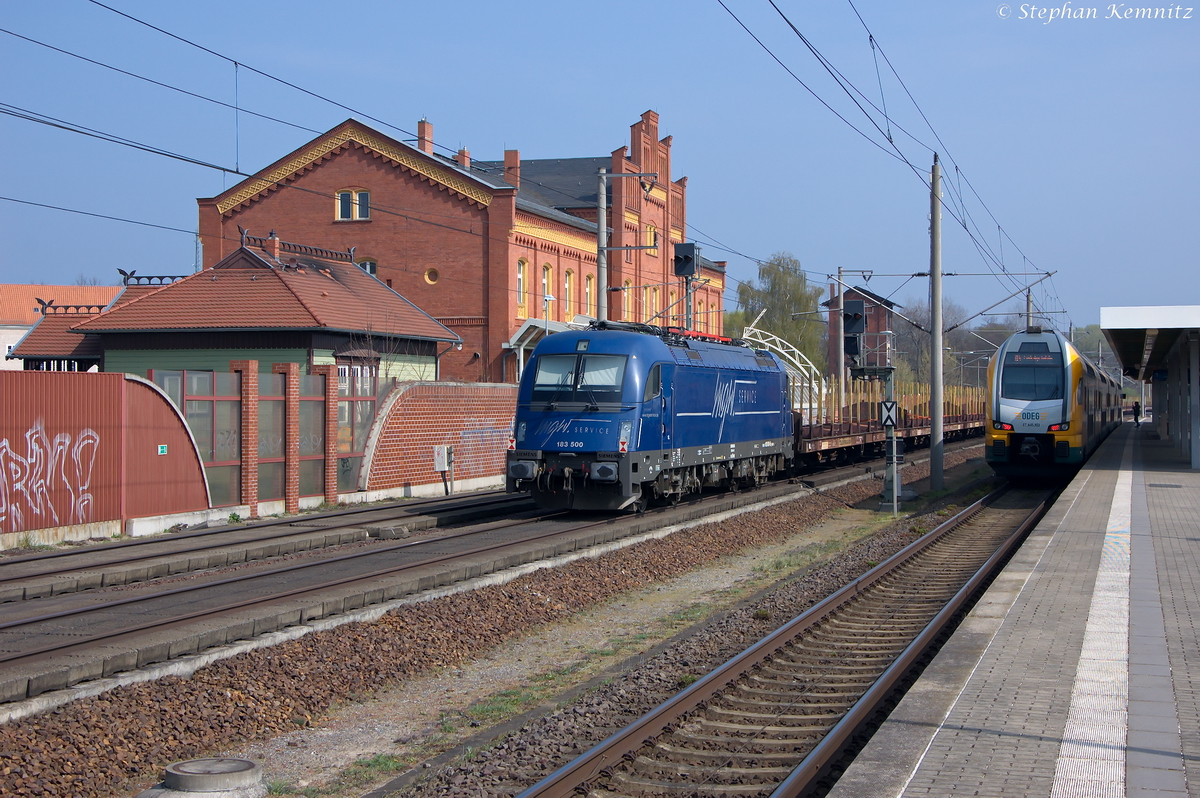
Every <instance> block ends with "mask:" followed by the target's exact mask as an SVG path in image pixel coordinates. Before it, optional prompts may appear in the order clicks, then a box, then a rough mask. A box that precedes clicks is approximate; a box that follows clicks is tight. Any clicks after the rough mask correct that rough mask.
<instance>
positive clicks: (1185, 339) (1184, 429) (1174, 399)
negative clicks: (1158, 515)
mask: <svg viewBox="0 0 1200 798" xmlns="http://www.w3.org/2000/svg"><path fill="white" fill-rule="evenodd" d="M1100 329H1101V330H1102V331H1103V332H1104V337H1105V338H1107V339H1108V343H1109V345H1110V346H1111V347H1112V349H1113V352H1115V353H1116V355H1117V358H1118V359H1120V361H1121V369H1122V371H1123V373H1125V374H1126V375H1128V376H1130V377H1133V378H1135V379H1137V380H1138V381H1139V382H1142V383H1149V388H1150V398H1149V401H1146V387H1147V386H1146V385H1142V386H1141V396H1140V398H1141V399H1142V407H1143V409H1145V408H1147V407H1152V408H1153V411H1152V423H1153V425H1154V430H1155V432H1156V433H1157V434H1158V436H1159V437H1160V438H1161V439H1163V440H1171V441H1174V442H1175V444H1176V445H1177V446H1178V447H1179V448H1180V450H1181V451H1183V452H1187V453H1190V455H1191V465H1192V468H1196V469H1200V305H1157V306H1147V307H1124V308H1100Z"/></svg>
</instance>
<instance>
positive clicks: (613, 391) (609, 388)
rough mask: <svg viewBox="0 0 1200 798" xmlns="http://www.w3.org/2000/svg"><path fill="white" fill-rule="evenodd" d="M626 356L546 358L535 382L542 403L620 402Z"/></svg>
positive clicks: (552, 356)
mask: <svg viewBox="0 0 1200 798" xmlns="http://www.w3.org/2000/svg"><path fill="white" fill-rule="evenodd" d="M626 360H627V358H626V357H625V355H592V354H580V355H543V356H542V357H540V358H538V365H537V373H536V374H535V375H534V379H533V398H534V400H535V401H541V402H588V403H591V404H595V403H597V402H619V401H621V386H622V385H623V383H624V381H625V362H626Z"/></svg>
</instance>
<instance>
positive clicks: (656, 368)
mask: <svg viewBox="0 0 1200 798" xmlns="http://www.w3.org/2000/svg"><path fill="white" fill-rule="evenodd" d="M660 393H662V367H661V366H660V365H659V364H658V363H655V364H654V365H653V366H651V367H650V373H649V374H647V375H646V390H645V391H643V392H642V401H643V402H649V401H650V400H651V399H653V398H654V397H656V396H658V395H659V394H660Z"/></svg>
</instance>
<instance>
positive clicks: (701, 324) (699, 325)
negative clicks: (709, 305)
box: [692, 301, 708, 330]
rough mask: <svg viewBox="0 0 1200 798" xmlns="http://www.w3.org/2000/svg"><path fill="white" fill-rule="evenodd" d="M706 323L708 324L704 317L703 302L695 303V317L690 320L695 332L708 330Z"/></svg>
mask: <svg viewBox="0 0 1200 798" xmlns="http://www.w3.org/2000/svg"><path fill="white" fill-rule="evenodd" d="M707 322H708V318H707V317H706V316H705V315H704V302H703V301H701V302H697V303H696V317H695V318H694V319H692V323H693V324H694V325H695V327H696V329H697V330H707V329H708V327H707V326H706V323H707Z"/></svg>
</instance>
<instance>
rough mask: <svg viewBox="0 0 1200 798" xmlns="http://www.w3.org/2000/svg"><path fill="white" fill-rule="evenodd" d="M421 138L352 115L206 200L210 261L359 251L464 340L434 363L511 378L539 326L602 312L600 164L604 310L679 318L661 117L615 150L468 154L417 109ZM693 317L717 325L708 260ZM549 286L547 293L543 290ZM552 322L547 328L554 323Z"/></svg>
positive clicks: (449, 371) (204, 235)
mask: <svg viewBox="0 0 1200 798" xmlns="http://www.w3.org/2000/svg"><path fill="white" fill-rule="evenodd" d="M417 134H418V138H417V140H416V142H415V146H413V144H410V143H406V142H403V141H398V140H396V139H393V138H391V137H389V136H387V135H384V134H383V133H380V132H379V131H377V130H373V129H371V128H370V127H367V126H366V125H363V124H361V123H359V122H357V121H354V120H348V121H346V122H344V123H342V124H340V125H338V126H337V127H335V128H334V129H333V130H330V131H329V132H327V133H325V134H323V135H321V136H318V137H317V138H315V139H313V140H312V141H310V142H308V143H307V144H305V145H304V146H302V147H300V148H299V149H297V150H295V151H294V152H291V153H289V154H287V155H285V156H284V157H283V158H281V159H279V160H278V161H276V162H275V163H273V164H271V165H270V166H268V167H266V168H265V169H263V170H262V171H260V172H258V173H257V174H255V175H254V176H252V177H250V178H247V179H246V180H244V181H242V182H241V183H239V184H237V185H235V186H233V187H232V188H230V189H229V190H228V191H225V192H224V193H222V194H220V195H218V196H216V197H213V198H211V199H200V200H198V203H199V212H200V235H201V240H202V243H203V248H204V268H206V269H207V268H211V267H212V266H214V265H216V264H217V263H218V262H220V261H222V260H223V259H224V258H225V257H226V256H228V255H229V254H230V253H232V252H234V251H235V250H236V249H237V248H238V247H239V245H240V243H241V241H242V240H243V232H242V231H246V232H248V233H249V234H250V235H253V236H259V237H266V236H272V237H278V238H279V239H282V240H285V241H297V242H304V243H305V244H309V245H313V246H314V247H319V248H322V249H324V250H340V251H343V252H345V251H349V250H352V251H353V259H354V261H355V262H356V263H357V264H358V265H359V266H360V267H361V268H363V269H364V270H366V271H367V272H369V273H371V274H373V275H375V276H376V277H377V278H378V279H379V280H381V281H382V282H384V283H386V284H387V285H388V286H390V287H391V288H393V289H394V290H395V291H396V292H398V293H399V294H401V295H402V296H404V297H405V298H407V299H408V300H410V301H411V302H412V303H413V304H415V305H416V306H417V307H419V308H421V309H422V310H424V311H425V312H427V313H429V314H430V315H431V316H433V317H434V318H436V319H437V321H439V322H441V323H442V324H443V325H445V326H446V327H448V328H450V329H451V330H453V331H454V332H455V333H457V334H458V335H459V336H460V337H461V338H462V348H461V350H451V351H449V352H447V353H445V354H444V355H442V356H441V357H440V358H439V376H440V378H442V379H450V380H465V381H471V382H476V381H478V382H515V381H516V380H517V378H518V376H519V370H520V367H521V364H522V363H523V362H524V358H525V356H526V352H527V350H528V349H529V348H530V347H531V345H532V344H533V343H535V342H536V340H537V338H538V337H539V336H540V335H542V334H543V332H544V330H545V329H546V327H547V326H549V329H550V330H551V331H553V330H555V329H562V328H563V326H564V325H565V324H566V323H567V322H571V321H573V320H575V319H576V318H577V317H581V316H593V317H594V316H595V313H596V303H597V296H596V293H597V290H598V281H597V277H596V246H597V243H596V222H595V220H596V201H597V173H598V170H599V169H601V168H604V169H606V170H607V171H608V172H610V173H616V174H620V173H623V172H624V173H629V172H657V173H658V178H657V180H655V181H653V182H651V181H649V180H647V179H644V178H643V179H639V178H612V179H610V180H609V188H608V224H609V227H610V228H611V233H610V240H609V246H611V247H630V246H653V245H655V244H657V247H655V248H651V249H641V250H617V251H613V252H610V253H609V257H608V264H609V275H608V285H609V286H610V289H615V290H610V294H609V297H610V298H609V303H608V305H609V317H610V318H612V319H614V320H628V321H649V320H650V319H652V318H653V319H654V320H655V323H659V324H671V325H677V326H683V319H684V316H685V308H684V307H683V300H682V298H683V296H684V285H683V281H682V279H681V278H677V277H675V276H674V274H673V270H672V255H673V250H672V246H671V245H672V244H674V243H676V242H680V241H683V240H684V237H685V231H686V226H685V220H686V218H687V215H686V212H687V178H680V179H678V180H672V179H671V137H670V136H667V137H665V138H662V139H659V137H658V114H656V113H654V112H653V111H647V112H645V113H644V114H642V118H641V120H640V121H638V122H637V123H635V124H634V125H633V126H632V127H631V131H630V144H629V146H628V147H621V148H619V149H617V150H615V151H613V153H612V154H611V155H609V156H602V157H584V158H559V159H539V160H522V159H521V157H520V153H519V152H518V151H517V150H506V151H505V153H504V160H503V161H472V160H471V156H470V154H469V153H468V152H467V150H465V149H463V150H459V151H458V153H457V155H455V156H454V157H443V156H440V155H438V154H436V153H435V150H434V141H433V126H432V125H431V124H430V123H429V122H428V121H426V120H421V121H420V122H419V123H418V127H417ZM698 277H700V278H701V279H700V280H698V281H697V283H698V286H697V288H696V291H695V297H694V302H695V308H694V310H695V320H696V321H695V324H694V326H695V327H697V328H698V329H699V330H702V331H706V332H713V333H719V332H721V314H722V303H721V295H722V292H723V290H724V287H725V286H724V281H725V269H724V263H722V262H717V263H712V262H707V261H702V269H701V273H700V274H699V275H698ZM546 297H553V299H550V300H547V299H546ZM547 322H549V324H548V325H547Z"/></svg>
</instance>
